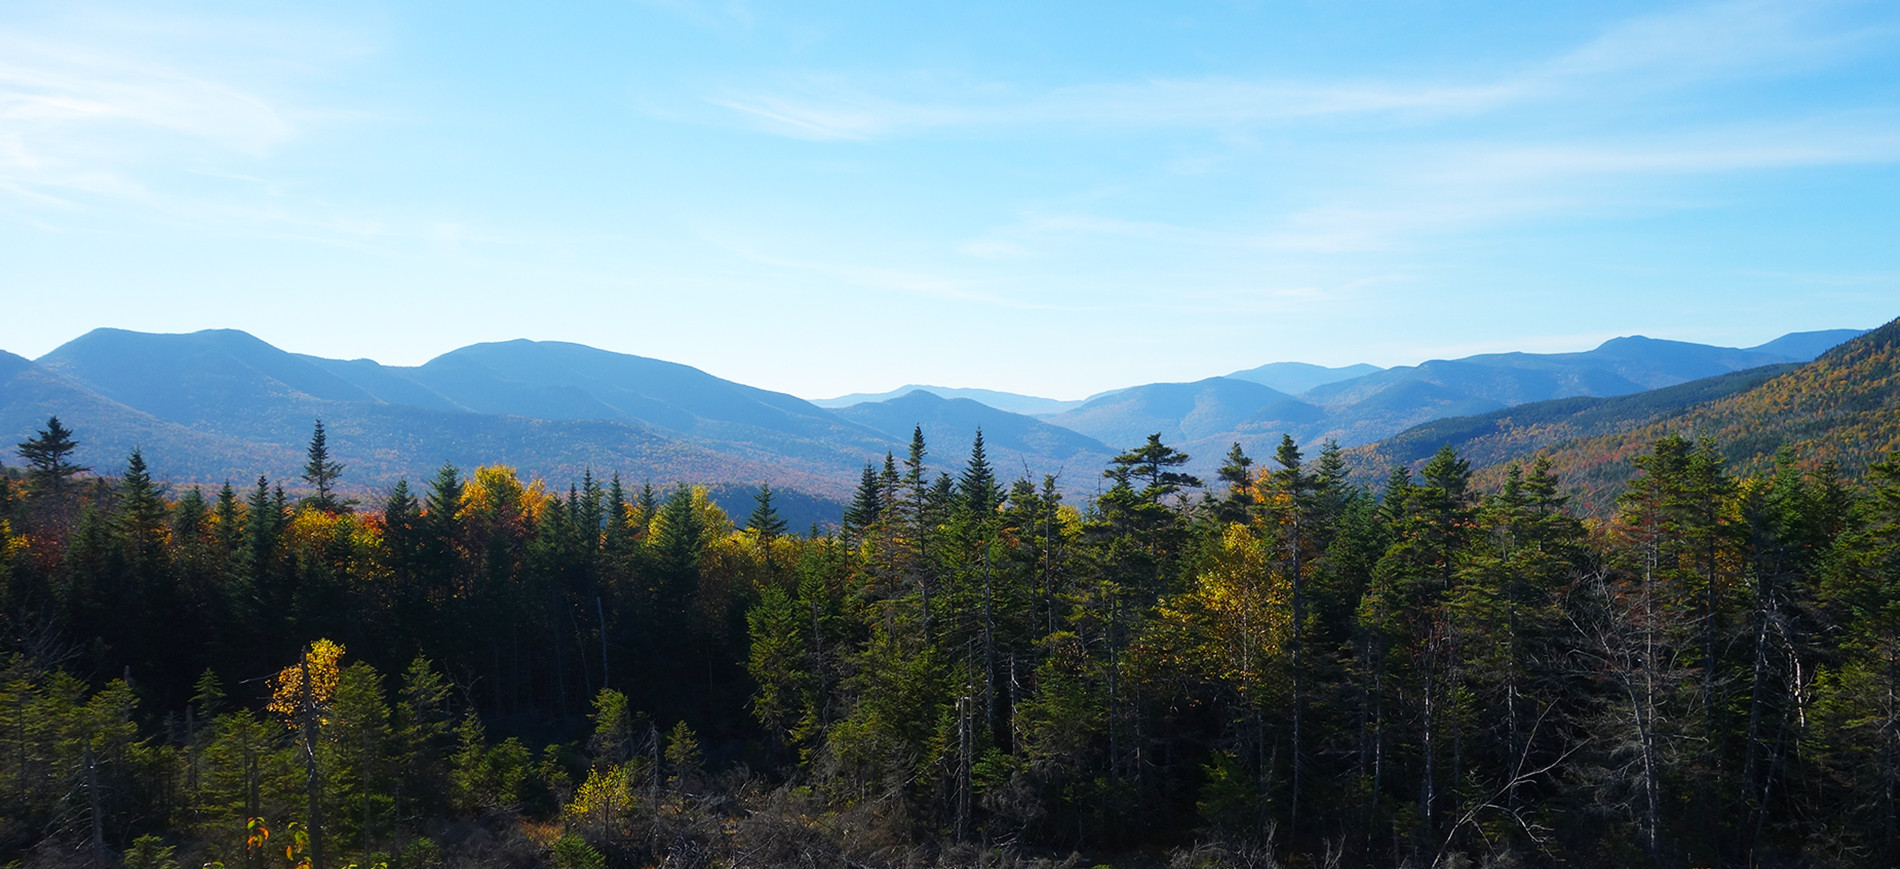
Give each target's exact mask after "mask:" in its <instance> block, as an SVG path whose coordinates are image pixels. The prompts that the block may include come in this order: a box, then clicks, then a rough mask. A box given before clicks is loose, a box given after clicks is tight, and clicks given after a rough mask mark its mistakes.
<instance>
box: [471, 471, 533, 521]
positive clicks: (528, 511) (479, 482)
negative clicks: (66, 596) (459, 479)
mask: <svg viewBox="0 0 1900 869" xmlns="http://www.w3.org/2000/svg"><path fill="white" fill-rule="evenodd" d="M552 499H553V496H552V495H549V494H548V487H547V484H546V483H543V482H542V481H540V480H532V481H530V482H529V483H528V484H527V485H525V486H524V485H522V484H521V477H520V476H519V475H518V474H516V472H515V469H514V468H511V467H508V466H507V465H483V466H481V467H479V468H476V469H475V473H474V474H473V475H471V476H470V477H469V480H468V483H467V484H466V485H464V486H463V487H462V503H461V505H460V506H459V507H458V508H457V510H456V518H458V519H462V520H465V521H466V520H469V519H483V520H486V521H488V522H490V523H494V524H497V525H512V524H517V523H519V524H521V525H523V526H524V527H526V526H529V525H532V524H533V523H534V522H537V521H539V520H540V519H541V514H542V513H543V512H544V511H545V510H547V507H548V502H549V501H550V500H552Z"/></svg>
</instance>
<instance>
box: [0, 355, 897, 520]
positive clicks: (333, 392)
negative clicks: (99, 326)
mask: <svg viewBox="0 0 1900 869" xmlns="http://www.w3.org/2000/svg"><path fill="white" fill-rule="evenodd" d="M521 343H522V344H524V345H527V346H509V345H487V346H483V345H478V346H477V347H474V348H464V349H465V350H466V351H468V352H466V353H463V352H460V351H458V352H457V353H451V354H445V356H444V357H442V358H439V359H438V360H435V361H434V362H432V363H431V365H433V367H431V365H425V366H421V367H420V368H413V369H411V368H397V367H390V366H380V365H377V364H376V363H373V362H369V361H367V360H360V361H355V362H340V361H336V360H316V359H313V358H311V357H303V356H298V355H295V354H290V353H286V352H284V351H282V350H279V349H277V348H275V347H272V346H271V345H269V344H266V343H264V342H263V341H260V340H258V339H256V338H254V337H252V336H250V335H247V334H244V333H242V332H233V331H228V330H216V331H208V332H198V333H192V334H188V335H152V334H145V333H136V332H126V331H122V330H95V331H94V332H90V333H87V334H86V335H85V336H82V337H81V338H79V339H75V340H74V341H72V342H69V343H68V344H66V345H63V346H61V347H60V348H58V349H56V350H54V351H53V352H51V353H49V354H47V355H46V356H45V357H42V358H41V359H40V360H38V361H36V362H35V363H34V365H33V366H32V367H31V368H30V369H28V370H29V371H34V372H40V373H42V374H44V375H47V376H51V377H54V378H56V379H57V380H58V381H59V382H61V383H63V384H65V385H66V386H67V387H69V388H68V389H67V392H66V394H65V395H64V396H63V397H60V398H56V399H47V398H45V397H42V396H38V395H36V394H34V393H33V392H32V391H30V390H24V389H20V388H10V389H8V390H7V391H6V392H4V393H0V408H5V409H7V410H8V411H9V412H13V411H14V410H15V409H16V408H18V409H19V410H18V413H17V414H16V415H17V416H19V417H20V419H22V420H24V421H26V422H31V419H30V418H31V417H32V416H33V415H37V414H39V413H40V410H41V409H42V408H46V407H47V406H48V405H60V406H71V405H86V404H88V403H90V404H93V405H97V404H98V403H99V402H105V403H106V405H104V407H116V408H117V409H115V410H113V411H112V412H110V413H107V412H103V411H102V412H101V413H99V414H95V416H96V417H97V419H98V420H99V422H98V423H97V424H96V428H95V432H96V433H97V434H105V433H106V431H111V432H114V433H115V434H112V435H111V436H109V437H106V438H103V439H102V440H104V441H106V442H109V443H117V442H118V440H119V436H118V434H116V432H119V431H122V430H131V431H135V432H139V431H146V430H149V429H151V425H150V424H149V423H143V424H138V425H135V424H133V423H134V422H135V421H136V418H135V417H128V416H127V415H126V411H133V412H136V413H138V414H143V415H145V416H146V417H150V418H152V419H153V420H156V421H163V422H166V423H171V424H174V425H175V426H179V427H182V428H180V429H178V430H167V432H165V433H154V434H153V435H152V437H153V438H155V440H154V442H155V443H173V442H176V443H178V444H179V453H180V454H183V453H189V452H190V451H191V450H192V449H193V447H192V445H191V438H193V437H197V438H200V439H202V438H203V437H204V436H206V435H215V436H216V437H218V438H224V439H227V440H228V441H230V442H232V443H227V444H225V445H222V446H214V448H213V450H214V451H221V452H231V453H233V454H242V455H246V456H248V457H249V458H246V459H245V461H244V462H241V463H236V464H240V465H242V466H243V467H247V468H253V469H255V471H260V472H264V473H270V474H272V475H273V476H274V477H279V478H284V477H286V476H287V477H289V478H292V479H294V477H295V471H296V469H297V468H298V467H299V466H300V465H301V453H302V448H303V446H304V444H305V443H306V441H307V439H308V438H309V434H310V428H311V425H312V423H313V421H314V420H316V419H318V418H321V419H323V420H324V422H325V425H326V427H327V428H328V430H329V431H330V432H331V444H332V449H333V450H334V451H336V452H337V454H338V455H339V457H340V459H341V460H343V461H344V462H345V463H346V464H348V465H350V466H351V467H352V469H353V470H354V476H353V478H349V480H348V481H349V482H351V483H355V484H361V485H366V486H380V485H387V484H389V483H393V482H394V480H395V479H396V478H397V477H410V478H414V479H419V478H421V477H424V476H426V475H427V474H428V473H432V472H433V468H435V467H437V466H439V465H440V464H442V463H445V462H448V463H454V464H457V465H462V466H468V465H470V464H471V463H477V462H490V463H492V462H504V463H509V464H513V465H516V466H517V467H519V468H520V469H521V470H522V471H523V472H530V473H539V474H546V475H549V477H550V479H555V480H561V479H566V478H567V476H569V475H571V476H578V475H579V474H580V472H581V471H582V470H583V469H586V468H590V467H591V468H594V469H596V470H598V471H600V472H601V473H603V474H605V473H611V472H612V471H615V470H618V471H621V472H623V473H625V474H627V475H628V476H629V477H634V478H648V477H651V478H653V479H655V480H660V481H666V482H671V481H682V480H684V481H694V482H697V481H705V480H735V481H746V480H765V479H771V480H775V481H778V482H779V484H780V485H782V486H785V487H787V488H801V489H805V490H809V491H817V492H821V493H829V494H834V495H835V494H838V493H839V492H842V491H846V490H847V489H846V485H847V484H846V483H845V482H843V481H844V480H845V479H846V477H847V475H849V474H853V473H855V472H856V470H857V469H858V468H859V467H861V466H862V463H863V461H864V459H865V458H866V457H868V456H871V455H881V454H882V453H883V452H884V451H885V450H886V449H888V448H890V446H891V444H890V443H889V439H888V438H885V437H884V436H882V435H880V434H878V433H876V432H874V431H871V430H869V429H865V428H863V427H861V426H858V425H856V424H854V423H850V422H847V421H845V420H842V419H839V418H836V417H833V416H831V415H830V413H829V412H827V411H824V410H822V409H819V408H815V407H812V406H811V405H809V404H806V403H805V402H803V401H800V400H799V399H796V398H793V397H791V396H787V395H782V394H779V393H771V392H767V391H765V390H758V389H753V388H751V387H745V386H741V385H739V384H734V383H730V382H727V381H721V380H719V379H718V378H714V377H712V376H711V375H707V374H705V373H703V372H699V371H697V370H696V369H692V368H689V367H687V366H678V365H672V364H671V363H663V362H657V361H656V360H644V359H640V358H639V357H626V356H622V355H621V354H612V353H607V352H605V351H597V350H592V349H591V348H581V347H579V346H578V345H556V346H552V347H549V346H546V345H536V344H532V343H531V342H521ZM495 348H500V349H495ZM438 363H439V364H438ZM589 363H595V368H597V369H598V370H597V371H596V370H589V369H588V367H587V365H588V364H589ZM629 369H631V372H630V370H629ZM646 373H651V376H646V377H642V376H641V375H642V374H646ZM16 379H17V378H16ZM640 389H644V390H645V392H642V391H640ZM590 390H591V392H590ZM80 393H84V394H83V395H82V394H80ZM594 393H598V394H599V396H600V397H596V395H595V394H594ZM88 396H90V397H88ZM603 399H604V400H603ZM29 407H30V408H32V409H31V410H30V412H29V411H28V410H26V409H27V408H29ZM51 412H55V413H59V414H60V416H61V419H62V421H68V423H69V424H70V425H73V426H74V427H75V429H77V428H78V426H79V425H80V424H81V423H82V422H84V421H83V420H81V419H79V418H77V417H75V418H74V419H72V420H68V419H67V417H68V416H69V415H71V412H70V411H66V410H61V409H58V408H57V407H54V408H51ZM722 413H724V414H726V417H724V418H722V417H721V416H720V414H722ZM636 414H638V415H636ZM643 417H644V418H643ZM39 418H40V421H41V422H42V423H43V421H44V415H40V417H39ZM647 418H651V419H654V420H659V421H660V423H661V424H659V425H655V424H650V423H649V422H648V419H647ZM141 425H142V427H141ZM28 431H29V433H30V429H29V430H28ZM180 432H183V434H181V433H180ZM97 434H96V435H95V437H96V438H97ZM161 434H162V435H163V436H160V435H161ZM233 443H239V444H244V445H246V446H244V447H242V448H238V447H236V446H233V445H232V444H233ZM151 457H152V458H153V459H154V465H155V466H156V465H157V464H158V461H157V460H158V459H159V457H158V456H156V455H153V456H151ZM120 460H122V457H120V458H117V459H114V460H113V462H112V463H110V464H108V465H106V466H105V467H114V466H116V463H117V462H118V461H120ZM227 464H230V463H227ZM190 467H191V470H190V471H188V472H187V471H184V470H179V471H176V472H175V473H176V474H186V473H189V475H190V476H191V477H192V478H194V479H196V478H200V476H201V474H203V473H205V472H206V471H207V470H208V469H207V468H205V467H202V466H201V463H199V464H192V465H191V466H190ZM160 470H161V472H164V469H162V468H161V469H160Z"/></svg>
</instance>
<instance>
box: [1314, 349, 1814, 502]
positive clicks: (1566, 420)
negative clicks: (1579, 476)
mask: <svg viewBox="0 0 1900 869" xmlns="http://www.w3.org/2000/svg"><path fill="white" fill-rule="evenodd" d="M1798 367H1800V366H1799V365H1798V364H1795V363H1788V364H1785V365H1769V366H1764V367H1761V368H1750V369H1747V370H1745V371H1737V372H1734V373H1730V374H1723V375H1719V376H1716V377H1708V378H1704V379H1702V380H1692V381H1690V382H1688V383H1682V384H1678V385H1676V386H1665V387H1663V388H1661V389H1655V390H1650V391H1648V392H1639V393H1634V394H1630V395H1619V396H1611V397H1608V398H1599V397H1593V396H1578V397H1574V398H1558V399H1552V400H1550V401H1539V402H1532V403H1530V404H1520V405H1518V406H1516V407H1511V408H1505V409H1503V410H1497V411H1492V412H1490V413H1484V414H1477V415H1473V416H1459V417H1452V418H1448V419H1440V420H1433V421H1431V422H1427V423H1421V424H1419V425H1416V426H1413V427H1411V428H1409V429H1406V430H1405V431H1403V432H1400V433H1398V434H1396V435H1393V436H1392V437H1389V438H1386V439H1384V440H1382V441H1379V442H1377V443H1373V444H1364V445H1360V446H1357V447H1352V448H1349V449H1348V450H1347V451H1346V454H1347V456H1348V457H1349V458H1351V459H1352V461H1353V462H1354V464H1355V466H1356V467H1357V468H1359V470H1360V473H1361V475H1362V478H1363V479H1364V480H1365V481H1367V482H1376V481H1378V480H1382V479H1383V478H1384V476H1385V473H1386V471H1387V470H1389V469H1390V468H1392V467H1394V466H1397V465H1405V466H1408V467H1411V468H1414V469H1416V468H1418V467H1419V466H1420V465H1422V464H1423V463H1424V461H1425V460H1426V459H1428V458H1430V457H1431V455H1432V454H1433V453H1435V452H1437V451H1438V449H1439V448H1440V447H1444V446H1449V447H1451V448H1452V449H1453V450H1456V451H1457V452H1458V455H1460V456H1462V457H1464V458H1466V459H1469V460H1470V461H1471V462H1472V464H1474V465H1477V466H1481V467H1482V466H1485V465H1496V464H1504V463H1507V462H1512V461H1517V462H1523V461H1525V460H1527V459H1528V458H1529V457H1530V456H1533V455H1535V454H1536V453H1537V452H1538V451H1540V450H1544V449H1547V448H1550V447H1553V446H1556V445H1558V444H1562V443H1566V442H1568V441H1573V440H1578V439H1580V438H1586V437H1598V436H1603V435H1610V434H1618V433H1622V432H1627V431H1631V430H1634V429H1636V428H1639V427H1641V426H1644V425H1648V424H1650V423H1653V422H1656V421H1658V420H1662V419H1666V418H1669V417H1671V416H1674V415H1676V414H1680V413H1682V412H1684V411H1685V410H1687V409H1689V408H1691V407H1694V406H1696V405H1699V404H1705V403H1707V402H1710V401H1715V400H1717V399H1721V398H1726V397H1728V396H1731V395H1735V394H1737V393H1741V392H1746V391H1748V390H1750V389H1753V388H1755V387H1757V386H1760V385H1762V384H1763V383H1766V382H1768V381H1769V380H1771V379H1773V378H1775V377H1778V376H1780V375H1783V374H1786V373H1788V372H1790V371H1793V370H1794V369H1796V368H1798Z"/></svg>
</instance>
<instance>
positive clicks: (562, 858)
mask: <svg viewBox="0 0 1900 869" xmlns="http://www.w3.org/2000/svg"><path fill="white" fill-rule="evenodd" d="M553 852H554V855H553V856H554V865H555V866H556V867H558V869H605V867H606V865H607V858H606V857H605V856H603V855H602V854H601V853H600V852H599V851H597V850H595V849H594V846H592V845H589V844H587V840H586V839H583V838H581V837H579V836H576V835H574V834H572V833H569V834H568V835H565V836H562V837H561V838H559V839H556V840H554V848H553Z"/></svg>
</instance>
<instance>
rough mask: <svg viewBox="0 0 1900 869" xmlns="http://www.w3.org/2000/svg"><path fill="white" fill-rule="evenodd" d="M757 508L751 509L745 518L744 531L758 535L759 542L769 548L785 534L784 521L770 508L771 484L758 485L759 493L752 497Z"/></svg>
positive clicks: (776, 511)
mask: <svg viewBox="0 0 1900 869" xmlns="http://www.w3.org/2000/svg"><path fill="white" fill-rule="evenodd" d="M753 498H754V500H756V501H757V502H758V506H757V507H754V508H752V515H751V516H748V517H746V520H745V527H746V530H748V531H751V532H753V533H755V534H757V535H759V542H761V543H764V544H765V545H766V546H768V547H769V546H771V544H772V541H773V540H776V539H778V536H779V535H781V534H784V533H785V520H784V519H781V518H779V515H778V510H776V509H774V508H773V507H772V484H771V483H760V484H759V493H758V494H757V495H755V496H753Z"/></svg>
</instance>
